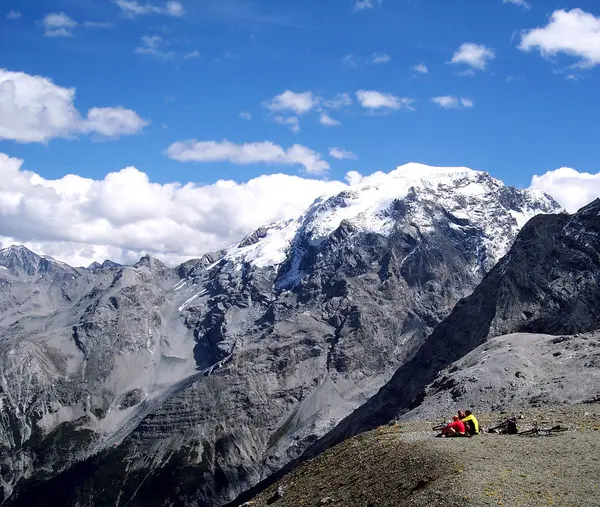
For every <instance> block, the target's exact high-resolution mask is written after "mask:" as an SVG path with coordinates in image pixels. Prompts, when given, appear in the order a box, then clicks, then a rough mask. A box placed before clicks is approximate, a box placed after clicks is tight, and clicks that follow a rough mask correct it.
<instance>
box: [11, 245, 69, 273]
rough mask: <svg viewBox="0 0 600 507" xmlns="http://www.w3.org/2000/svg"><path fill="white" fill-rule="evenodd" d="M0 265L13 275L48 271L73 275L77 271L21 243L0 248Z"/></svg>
mask: <svg viewBox="0 0 600 507" xmlns="http://www.w3.org/2000/svg"><path fill="white" fill-rule="evenodd" d="M0 266H3V267H5V268H6V269H7V270H9V271H11V272H12V273H13V274H15V275H28V276H34V275H37V274H43V273H50V272H57V273H63V274H73V275H74V274H76V273H77V270H76V269H74V268H72V267H71V266H69V265H68V264H66V263H64V262H61V261H57V260H56V259H54V258H52V257H50V256H49V255H38V254H37V253H35V252H32V251H31V250H29V248H27V247H25V246H23V245H11V246H9V247H7V248H4V249H2V250H0Z"/></svg>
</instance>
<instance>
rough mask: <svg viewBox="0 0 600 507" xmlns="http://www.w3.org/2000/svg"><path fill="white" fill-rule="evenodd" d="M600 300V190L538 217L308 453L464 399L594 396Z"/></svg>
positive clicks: (599, 389) (555, 401)
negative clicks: (580, 203)
mask: <svg viewBox="0 0 600 507" xmlns="http://www.w3.org/2000/svg"><path fill="white" fill-rule="evenodd" d="M599 301H600V199H596V200H595V201H593V202H592V203H590V204H589V205H587V206H585V207H583V208H582V209H580V210H579V211H578V212H577V213H575V214H573V215H567V214H557V215H542V216H537V217H534V218H533V219H531V220H530V221H529V222H528V223H527V225H526V226H525V227H524V228H523V229H522V230H521V232H520V233H519V235H518V237H517V239H516V241H515V243H514V244H513V246H512V248H511V249H510V251H509V252H508V254H507V255H506V256H505V257H504V258H503V259H502V260H501V261H500V262H499V263H498V264H496V266H495V267H494V268H493V269H492V270H491V271H490V272H489V273H488V274H487V275H486V276H485V278H484V279H483V281H482V282H481V284H480V285H479V286H478V287H477V288H476V289H475V291H474V292H473V294H472V295H470V296H469V297H466V298H464V299H463V300H461V301H459V302H458V303H457V304H456V306H455V307H454V309H453V311H452V312H451V313H450V315H449V316H448V317H447V318H446V319H444V320H443V322H441V323H440V324H439V325H438V326H436V328H435V329H434V331H433V332H432V333H431V335H430V336H429V337H428V338H427V340H426V341H425V342H424V343H423V345H422V347H421V348H420V349H419V351H418V352H417V353H416V354H415V355H414V356H413V357H412V358H411V359H410V360H409V361H406V362H405V363H404V364H403V365H402V366H401V367H400V368H399V369H398V370H397V371H396V373H395V374H394V375H393V377H392V378H391V380H390V381H389V382H388V383H386V384H385V385H384V386H383V387H382V388H381V390H380V391H379V392H378V393H377V394H376V395H375V396H373V397H372V398H371V399H370V400H369V401H368V402H367V403H365V404H364V405H362V406H361V407H360V408H359V409H358V410H356V411H355V412H354V413H353V414H351V415H350V416H348V417H347V418H346V419H345V420H343V421H342V422H341V423H340V424H339V425H338V426H337V427H336V428H335V429H334V430H333V431H331V432H330V433H329V434H328V435H326V436H325V437H323V438H322V439H321V440H320V441H318V442H317V443H316V444H315V445H314V446H313V447H312V448H311V449H309V450H308V451H307V452H306V453H305V455H304V456H303V459H306V458H309V457H312V456H315V455H317V454H320V453H321V452H322V451H324V450H326V449H329V448H331V447H332V446H334V445H336V444H338V443H340V442H342V441H343V440H345V439H347V438H349V437H351V436H353V435H356V434H360V433H363V432H365V431H368V430H371V429H374V428H376V427H377V426H380V425H383V424H387V423H388V422H389V421H391V420H401V421H406V420H415V419H416V420H425V419H430V418H435V417H440V415H442V416H443V415H444V414H446V415H447V414H449V413H450V414H451V413H452V412H455V411H456V410H457V408H459V407H472V408H473V409H474V410H477V411H490V410H494V411H500V410H504V411H507V410H516V409H521V408H523V407H540V406H564V404H567V403H568V404H577V403H591V402H594V401H595V402H596V403H597V402H598V401H600V348H599V347H600V342H599V341H598V338H599V337H600V314H599V313H598V311H597V308H598V302H599ZM592 455H593V454H592ZM593 456H595V455H593ZM581 459H582V458H581ZM290 468H291V466H290ZM595 473H596V476H595V477H596V484H597V473H598V470H597V467H596V469H595Z"/></svg>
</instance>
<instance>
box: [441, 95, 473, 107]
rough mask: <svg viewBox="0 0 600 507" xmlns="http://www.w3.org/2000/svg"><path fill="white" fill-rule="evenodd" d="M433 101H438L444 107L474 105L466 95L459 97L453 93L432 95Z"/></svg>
mask: <svg viewBox="0 0 600 507" xmlns="http://www.w3.org/2000/svg"><path fill="white" fill-rule="evenodd" d="M431 101H432V102H434V103H436V104H437V105H438V106H440V107H441V108H443V109H457V108H459V107H461V106H462V107H473V101H472V100H471V99H467V98H465V97H462V98H460V99H459V98H458V97H454V96H452V95H441V96H438V97H432V98H431Z"/></svg>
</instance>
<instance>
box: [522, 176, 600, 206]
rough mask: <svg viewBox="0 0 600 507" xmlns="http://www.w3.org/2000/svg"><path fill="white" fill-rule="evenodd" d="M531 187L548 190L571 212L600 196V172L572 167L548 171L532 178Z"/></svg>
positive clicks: (547, 191) (543, 190) (548, 192)
mask: <svg viewBox="0 0 600 507" xmlns="http://www.w3.org/2000/svg"><path fill="white" fill-rule="evenodd" d="M530 188H531V189H534V190H540V191H542V192H546V193H547V194H549V195H551V196H552V197H554V198H555V199H556V201H557V202H558V203H559V204H560V205H561V206H562V207H563V208H565V209H566V210H567V211H568V212H569V213H575V212H576V211H577V210H578V209H580V208H582V207H583V206H585V205H586V204H589V203H590V202H592V201H593V200H594V199H597V198H598V197H600V172H597V173H596V174H590V173H580V172H579V171H576V170H575V169H571V168H570V167H561V168H560V169H556V170H554V171H548V172H547V173H545V174H542V175H541V176H538V175H537V174H536V175H534V176H533V177H532V178H531V186H530Z"/></svg>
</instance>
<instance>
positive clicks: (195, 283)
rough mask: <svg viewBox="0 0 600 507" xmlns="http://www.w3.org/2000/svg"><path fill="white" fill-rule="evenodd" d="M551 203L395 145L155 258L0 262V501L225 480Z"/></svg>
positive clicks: (350, 383)
mask: <svg viewBox="0 0 600 507" xmlns="http://www.w3.org/2000/svg"><path fill="white" fill-rule="evenodd" d="M557 211H559V207H558V205H557V204H556V203H555V202H554V201H553V200H552V199H551V198H549V197H547V196H544V195H541V194H536V193H533V192H528V191H521V190H516V189H514V188H508V187H505V186H504V185H503V184H502V183H501V182H499V181H497V180H494V179H493V178H491V177H490V176H489V175H487V174H485V173H480V172H475V171H471V170H469V169H465V168H453V169H439V168H427V167H423V166H418V165H415V164H411V165H409V166H404V167H401V168H398V169H397V170H395V171H393V172H391V173H390V174H387V175H384V174H380V175H375V176H374V177H371V178H370V179H369V180H368V181H365V182H363V183H362V184H360V185H358V186H356V187H351V188H350V189H349V190H347V191H345V192H342V193H341V194H338V195H335V196H331V197H326V198H323V199H320V200H318V201H316V202H315V203H314V204H313V205H312V206H311V207H310V208H309V209H308V210H307V211H306V212H305V213H304V214H303V215H302V216H300V217H298V218H297V219H295V220H291V221H289V222H287V223H279V224H272V225H270V226H268V227H264V228H261V229H259V230H258V231H256V232H255V233H254V234H251V235H249V236H248V237H246V238H244V240H243V241H242V242H241V243H240V244H239V245H237V246H235V247H233V248H231V249H228V250H226V251H223V252H218V253H215V254H209V255H206V256H204V257H203V258H202V259H199V260H197V261H190V262H188V263H185V264H183V265H181V266H178V267H177V268H174V269H169V268H166V267H165V266H163V265H162V264H160V263H159V262H157V261H155V260H153V259H149V258H145V259H142V261H140V263H138V264H137V265H136V266H129V267H119V266H114V265H112V264H109V265H106V266H104V267H103V266H98V265H93V266H91V267H90V269H85V270H81V269H77V270H74V272H72V273H70V274H65V273H63V271H60V273H54V272H53V273H49V274H47V275H43V274H42V276H41V277H40V276H39V275H38V274H37V272H36V273H34V274H30V273H29V272H28V271H27V270H25V271H26V272H25V273H23V272H19V274H18V276H17V275H15V274H14V272H16V271H15V270H19V269H20V267H19V266H18V263H14V262H5V263H4V264H2V265H4V266H5V267H6V268H7V269H5V270H0V280H1V281H0V294H1V295H2V297H1V299H0V301H2V304H5V305H6V307H3V312H2V315H3V317H4V315H5V311H6V312H7V313H6V315H10V316H11V317H10V318H9V319H8V320H7V321H6V322H5V323H4V322H3V323H2V328H1V332H2V335H1V336H2V340H1V341H0V354H1V356H0V357H1V358H2V359H1V360H2V366H3V370H2V371H3V373H2V379H1V380H2V384H1V391H0V399H1V400H2V405H1V408H0V410H1V413H0V422H1V424H2V426H1V427H0V431H1V436H0V438H1V440H0V442H1V443H2V448H1V450H0V463H1V465H2V487H3V490H4V495H5V496H8V495H10V498H9V500H8V503H7V504H8V505H32V504H36V505H59V504H60V505H81V506H84V505H124V504H125V503H127V505H132V506H133V505H214V504H219V503H223V502H225V501H227V500H230V499H232V498H233V497H234V496H235V495H236V494H238V493H240V492H241V491H243V490H245V489H246V488H247V487H249V486H251V485H253V484H255V483H257V482H258V481H260V480H261V479H263V478H264V477H266V476H267V475H269V474H270V473H271V472H272V471H274V470H278V469H279V468H280V467H281V466H283V465H284V464H285V463H287V462H288V461H289V460H291V459H293V458H295V457H296V456H298V455H299V454H301V453H302V452H303V451H304V450H305V449H306V448H307V447H308V446H309V445H310V444H311V443H313V442H314V441H315V440H316V439H318V438H319V437H320V436H322V435H323V434H325V433H326V432H327V431H328V430H330V429H331V428H333V427H334V426H335V424H336V423H337V422H338V421H340V420H341V419H342V418H344V417H345V416H346V415H348V414H349V413H350V412H352V410H354V409H355V408H356V407H358V406H359V405H361V404H362V403H363V402H364V401H365V400H367V399H368V398H369V397H370V396H371V395H373V394H374V393H376V392H377V390H378V389H379V388H380V387H381V386H382V385H383V384H384V383H385V382H386V381H387V380H389V378H390V377H391V375H392V373H393V372H394V371H395V370H396V368H397V367H398V366H400V365H402V364H404V363H405V362H406V361H409V360H410V359H411V358H412V356H413V355H414V354H415V352H416V351H417V350H418V349H419V347H420V346H421V344H422V343H423V341H424V339H425V337H426V336H427V335H428V334H429V333H430V332H431V330H432V329H433V328H434V327H435V326H436V324H438V323H439V322H440V321H441V320H442V319H443V318H444V317H446V316H447V315H448V313H449V312H450V310H451V309H452V308H453V306H454V304H455V303H456V302H457V301H458V300H460V299H461V298H463V297H465V296H467V295H468V294H469V293H470V292H471V291H472V290H473V288H474V287H475V286H476V285H477V284H478V283H479V282H480V281H481V279H482V277H483V276H484V274H485V273H486V272H487V271H488V270H489V269H490V268H491V267H492V266H493V265H494V264H495V263H496V261H497V260H498V259H500V258H501V257H502V256H503V255H504V253H505V252H506V251H507V249H508V248H509V246H510V244H511V242H512V240H513V239H514V238H515V236H516V234H517V232H518V231H519V229H520V227H521V226H522V225H523V224H524V223H525V222H527V220H528V219H529V218H531V217H532V216H534V215H536V214H538V213H553V212H557ZM28 255H29V254H28ZM36 262H37V261H36ZM53 266H55V264H53ZM56 266H58V263H56ZM53 269H54V268H53ZM56 269H57V270H58V267H56ZM65 269H66V268H65ZM70 269H73V268H70ZM3 271H6V273H3ZM15 277H16V278H15ZM65 277H66V278H65ZM69 277H70V278H69ZM36 291H38V293H36ZM46 291H48V292H47V294H48V295H43V294H46ZM17 307H18V308H19V309H18V310H17ZM5 308H6V310H5ZM18 312H22V313H18ZM23 376H25V378H28V379H30V380H29V381H28V382H26V383H23V382H21V381H20V379H22V378H23ZM96 453H97V454H96ZM90 455H91V456H90ZM65 456H67V459H65ZM88 456H90V457H89V458H87V459H85V458H86V457H88ZM56 474H58V475H56ZM52 476H55V477H54V478H53V479H51V477H52Z"/></svg>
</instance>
